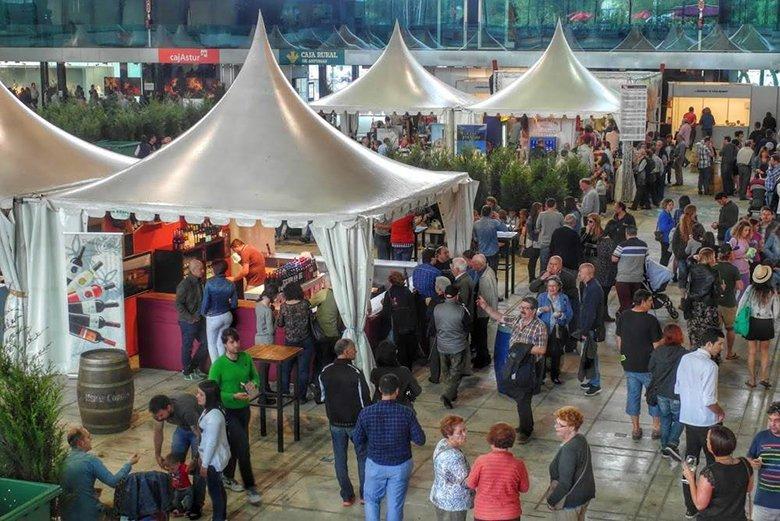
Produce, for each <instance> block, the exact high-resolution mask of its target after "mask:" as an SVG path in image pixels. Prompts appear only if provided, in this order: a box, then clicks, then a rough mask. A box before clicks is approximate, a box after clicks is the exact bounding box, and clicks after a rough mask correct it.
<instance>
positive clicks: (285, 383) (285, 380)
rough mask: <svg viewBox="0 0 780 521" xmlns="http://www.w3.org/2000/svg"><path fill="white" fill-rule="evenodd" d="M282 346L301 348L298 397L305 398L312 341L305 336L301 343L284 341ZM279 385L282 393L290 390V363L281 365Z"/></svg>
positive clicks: (312, 346) (312, 355)
mask: <svg viewBox="0 0 780 521" xmlns="http://www.w3.org/2000/svg"><path fill="white" fill-rule="evenodd" d="M284 344H285V345H288V346H293V347H301V348H303V351H302V352H301V354H300V355H298V375H297V376H298V397H299V398H306V390H307V389H308V387H309V375H310V373H311V362H312V358H313V357H314V339H313V338H312V337H310V336H307V337H306V338H304V339H303V340H301V341H298V342H293V341H291V340H288V339H286V338H285V339H284ZM281 372H282V376H281V379H280V380H281V385H282V392H283V393H287V392H289V389H290V373H291V372H292V361H289V362H284V363H283V364H282V371H281Z"/></svg>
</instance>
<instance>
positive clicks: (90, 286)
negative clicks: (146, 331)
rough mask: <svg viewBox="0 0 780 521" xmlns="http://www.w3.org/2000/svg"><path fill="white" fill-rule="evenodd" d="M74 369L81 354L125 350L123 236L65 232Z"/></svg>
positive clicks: (69, 322) (76, 367)
mask: <svg viewBox="0 0 780 521" xmlns="http://www.w3.org/2000/svg"><path fill="white" fill-rule="evenodd" d="M64 235H65V240H64V242H65V259H66V260H65V262H66V266H65V274H66V281H65V283H66V284H67V294H68V302H67V306H68V326H69V329H70V335H69V337H68V340H69V342H70V353H71V360H70V368H69V372H73V373H75V372H77V371H78V367H79V357H80V356H81V353H83V352H85V351H90V350H92V349H98V348H112V347H113V348H117V349H124V348H125V327H124V321H125V309H124V289H123V271H122V234H121V233H65V234H64Z"/></svg>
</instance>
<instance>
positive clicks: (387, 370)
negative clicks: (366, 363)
mask: <svg viewBox="0 0 780 521" xmlns="http://www.w3.org/2000/svg"><path fill="white" fill-rule="evenodd" d="M375 358H376V365H377V366H376V367H375V368H374V369H373V370H372V371H371V383H372V384H374V388H375V389H376V391H375V392H374V401H375V402H378V401H379V400H381V399H382V393H381V392H380V391H379V380H380V379H381V378H382V377H383V376H384V375H386V374H394V375H395V376H396V377H398V381H399V383H400V385H399V386H398V398H397V399H396V402H398V403H400V404H401V405H406V406H407V407H412V402H414V400H415V399H416V398H417V397H418V396H420V393H421V392H422V387H420V384H419V383H417V380H416V379H415V377H414V375H412V372H411V371H410V370H409V369H408V368H407V367H404V366H402V365H401V364H399V363H398V350H397V349H396V347H395V344H394V343H392V342H390V341H389V340H384V341H382V342H380V343H379V346H378V347H377V348H376V355H375Z"/></svg>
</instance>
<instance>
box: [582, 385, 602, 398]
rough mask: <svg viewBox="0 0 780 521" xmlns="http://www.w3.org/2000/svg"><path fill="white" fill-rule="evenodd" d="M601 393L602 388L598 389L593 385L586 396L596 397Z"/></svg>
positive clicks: (586, 392)
mask: <svg viewBox="0 0 780 521" xmlns="http://www.w3.org/2000/svg"><path fill="white" fill-rule="evenodd" d="M600 393H601V387H596V386H595V385H591V386H589V387H588V390H587V391H585V396H596V395H597V394H600Z"/></svg>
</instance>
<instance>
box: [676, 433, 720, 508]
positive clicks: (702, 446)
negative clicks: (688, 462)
mask: <svg viewBox="0 0 780 521" xmlns="http://www.w3.org/2000/svg"><path fill="white" fill-rule="evenodd" d="M709 430H710V428H709V427H694V426H693V425H686V426H685V457H686V458H687V457H688V456H693V457H695V458H696V464H698V463H699V455H700V454H701V451H702V450H703V451H704V458H705V459H706V460H707V464H708V465H711V464H712V463H714V462H715V456H713V455H712V453H710V451H708V450H707V432H708V431H709ZM683 464H685V463H683ZM682 489H683V498H685V507H686V508H687V510H688V512H696V511H697V510H696V505H694V504H693V499H692V498H691V488H690V487H689V486H688V483H687V482H686V481H685V480H683V483H682Z"/></svg>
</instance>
